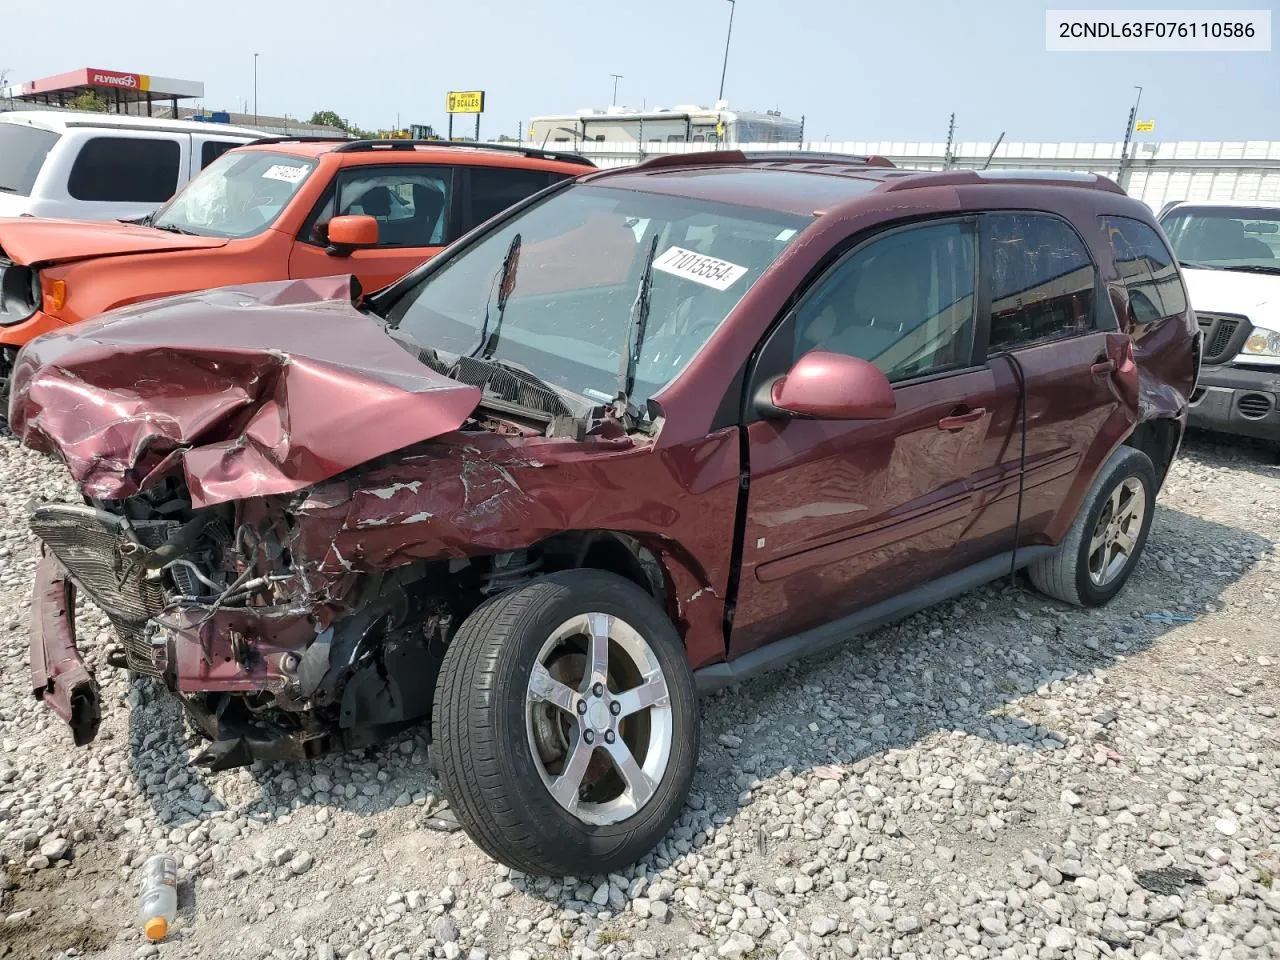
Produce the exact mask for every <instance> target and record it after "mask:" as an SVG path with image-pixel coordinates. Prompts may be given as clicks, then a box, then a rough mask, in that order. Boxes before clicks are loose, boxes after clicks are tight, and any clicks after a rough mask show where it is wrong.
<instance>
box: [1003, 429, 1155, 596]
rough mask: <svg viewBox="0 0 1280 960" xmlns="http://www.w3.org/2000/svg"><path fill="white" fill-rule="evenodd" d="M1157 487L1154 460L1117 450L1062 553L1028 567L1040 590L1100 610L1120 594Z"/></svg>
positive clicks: (1140, 542)
mask: <svg viewBox="0 0 1280 960" xmlns="http://www.w3.org/2000/svg"><path fill="white" fill-rule="evenodd" d="M1156 487H1157V484H1156V471H1155V467H1154V466H1153V465H1152V463H1151V458H1150V457H1148V456H1147V455H1146V454H1145V453H1143V452H1142V451H1141V450H1136V449H1134V448H1133V447H1120V448H1119V449H1118V450H1116V452H1115V453H1113V454H1112V455H1111V456H1110V458H1109V459H1108V460H1107V462H1106V463H1104V464H1103V465H1102V469H1101V470H1100V471H1098V478H1097V479H1096V480H1095V481H1094V483H1093V486H1092V487H1091V488H1090V490H1089V492H1088V493H1087V494H1086V495H1085V498H1084V502H1083V503H1082V504H1081V505H1080V513H1079V514H1078V515H1077V516H1076V520H1075V523H1073V524H1072V525H1071V529H1070V530H1069V531H1067V536H1066V538H1065V539H1064V540H1063V541H1062V546H1061V547H1060V548H1059V550H1058V552H1057V553H1056V554H1054V555H1053V556H1051V557H1046V558H1045V559H1044V560H1039V561H1037V562H1035V563H1033V564H1031V566H1030V567H1028V568H1027V573H1028V574H1029V575H1030V577H1031V582H1032V583H1033V584H1035V586H1036V589H1037V590H1039V591H1040V592H1041V593H1044V594H1048V595H1049V596H1051V597H1055V598H1057V599H1058V600H1063V601H1065V602H1067V603H1071V604H1075V605H1076V606H1080V607H1100V606H1102V605H1103V604H1104V603H1106V602H1108V601H1109V600H1110V599H1111V598H1112V597H1114V596H1115V595H1116V594H1117V593H1119V592H1120V590H1121V589H1122V588H1123V587H1124V585H1125V582H1126V581H1127V580H1128V579H1129V575H1130V574H1131V573H1133V568H1134V567H1135V566H1136V565H1137V563H1138V557H1139V556H1140V555H1141V554H1142V548H1143V547H1144V546H1145V545H1146V542H1147V533H1148V531H1149V530H1150V529H1151V518H1152V516H1153V514H1154V512H1155V496H1156Z"/></svg>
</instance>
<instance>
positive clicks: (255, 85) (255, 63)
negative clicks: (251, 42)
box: [253, 53, 258, 125]
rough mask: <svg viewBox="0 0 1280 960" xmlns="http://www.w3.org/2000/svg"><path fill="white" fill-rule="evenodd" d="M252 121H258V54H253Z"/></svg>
mask: <svg viewBox="0 0 1280 960" xmlns="http://www.w3.org/2000/svg"><path fill="white" fill-rule="evenodd" d="M253 122H254V124H255V125H256V124H257V122H258V55H257V54H256V53H255V54H254V55H253Z"/></svg>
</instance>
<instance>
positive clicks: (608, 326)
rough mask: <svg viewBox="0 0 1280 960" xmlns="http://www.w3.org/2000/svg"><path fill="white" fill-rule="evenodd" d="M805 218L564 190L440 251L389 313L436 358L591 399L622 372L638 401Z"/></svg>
mask: <svg viewBox="0 0 1280 960" xmlns="http://www.w3.org/2000/svg"><path fill="white" fill-rule="evenodd" d="M811 220H812V218H811V217H808V216H797V215H795V214H788V213H779V212H776V211H772V210H766V209H759V208H755V207H746V206H737V205H732V204H726V203H718V202H710V201H705V200H694V199H689V198H685V197H675V196H665V195H658V194H651V193H642V192H640V191H636V190H624V189H611V188H608V187H604V186H591V185H582V186H574V187H570V188H568V189H564V190H561V191H559V192H557V193H554V194H552V195H551V196H549V197H547V198H546V199H544V200H543V201H541V202H540V203H537V204H536V205H534V206H532V207H530V208H528V209H527V210H524V211H522V212H520V213H518V214H516V215H515V216H514V217H512V218H510V219H508V220H507V221H506V222H505V223H503V224H502V226H501V227H500V228H499V229H497V230H494V231H493V232H492V233H490V234H488V235H487V236H485V237H484V238H483V239H482V240H480V241H478V242H477V243H475V244H473V245H471V246H468V247H466V248H465V249H463V250H461V251H459V252H458V253H457V254H456V255H454V256H452V257H451V258H450V259H449V260H448V262H446V263H444V264H443V265H442V266H441V267H440V268H438V269H437V270H435V271H434V272H432V273H430V274H429V275H428V276H426V277H424V278H423V279H422V280H421V281H419V283H418V284H417V285H416V286H415V287H414V288H412V289H410V290H409V292H408V293H407V294H406V295H405V296H404V297H402V298H401V299H400V300H399V301H398V302H396V303H395V304H394V305H393V306H392V308H391V310H390V313H389V315H388V320H389V321H390V325H391V326H392V327H396V328H398V330H397V331H396V334H395V335H396V337H397V338H399V339H402V340H409V341H411V342H412V343H414V344H415V345H417V346H419V347H423V348H428V349H431V350H434V351H436V352H437V354H438V355H441V356H448V357H459V356H471V357H481V358H488V359H492V360H497V361H500V362H504V363H507V364H510V365H513V366H519V367H521V368H523V369H525V370H527V371H528V372H530V373H532V374H534V375H535V376H536V377H538V378H539V379H541V380H542V381H543V382H544V383H545V384H547V385H549V386H551V387H555V388H559V389H562V390H566V391H569V392H571V393H574V394H576V395H578V396H581V397H585V398H587V399H589V400H592V401H598V402H601V403H607V402H609V401H611V400H613V399H614V398H616V397H617V395H618V393H619V385H620V381H621V378H622V372H623V371H624V370H625V369H626V368H627V367H628V366H630V367H631V368H632V372H633V378H632V379H633V383H632V384H631V385H630V386H631V389H630V391H629V393H628V396H629V398H630V399H631V400H632V401H633V402H634V403H635V404H637V405H638V406H640V405H643V404H644V402H645V401H646V400H647V399H648V398H649V397H651V396H653V395H654V394H656V393H657V392H658V391H659V390H661V389H662V387H664V386H665V385H666V384H667V383H669V382H670V381H671V380H672V379H673V378H674V377H675V376H676V375H678V374H679V373H680V372H681V371H682V370H683V369H684V368H685V367H686V366H687V365H688V364H689V361H690V360H691V359H692V358H693V356H694V355H695V354H696V353H697V352H698V350H699V349H701V347H702V346H703V344H705V343H706V342H707V340H709V339H710V337H711V335H712V334H713V333H715V331H716V329H717V328H718V327H719V326H720V324H721V323H722V322H723V321H724V319H725V317H726V316H727V315H728V314H729V311H730V310H732V309H733V307H734V306H735V305H736V304H737V303H738V301H739V300H741V299H742V297H743V295H744V294H745V293H746V292H747V291H748V290H749V289H750V288H751V286H752V284H754V283H755V282H756V280H758V279H759V278H760V276H761V275H762V274H763V273H764V271H765V270H766V269H767V268H768V267H769V265H770V264H771V263H773V261H774V260H775V259H777V257H778V256H779V254H781V253H782V251H783V250H785V249H786V247H787V245H788V244H789V243H790V242H791V241H792V240H793V239H794V238H795V236H796V235H797V234H798V233H799V232H800V231H801V230H803V229H804V228H805V226H806V225H808V224H809V223H810V222H811ZM638 318H639V320H640V322H639V323H637V322H636V321H637V319H638ZM637 332H638V336H637ZM636 343H638V344H639V347H638V349H636V346H635V345H636ZM628 360H629V361H630V363H629V364H628V362H627V361H628Z"/></svg>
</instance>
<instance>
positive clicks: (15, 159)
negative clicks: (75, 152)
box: [0, 123, 58, 197]
mask: <svg viewBox="0 0 1280 960" xmlns="http://www.w3.org/2000/svg"><path fill="white" fill-rule="evenodd" d="M57 142H58V134H56V133H54V132H53V131H52V130H41V129H40V128H39V127H29V126H27V125H26V124H25V123H0V193H16V194H17V195H18V196H20V197H29V196H31V188H32V187H34V186H35V184H36V177H38V176H39V175H40V168H41V167H42V166H44V158H45V157H47V156H48V155H49V151H50V150H52V149H53V145H54V144H55V143H57Z"/></svg>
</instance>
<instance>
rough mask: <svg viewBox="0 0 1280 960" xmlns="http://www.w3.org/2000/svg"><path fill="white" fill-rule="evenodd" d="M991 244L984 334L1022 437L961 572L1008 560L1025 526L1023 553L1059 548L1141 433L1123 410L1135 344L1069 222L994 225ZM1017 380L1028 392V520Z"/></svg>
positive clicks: (958, 560) (964, 551) (1016, 439)
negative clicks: (1019, 482) (1132, 434)
mask: <svg viewBox="0 0 1280 960" xmlns="http://www.w3.org/2000/svg"><path fill="white" fill-rule="evenodd" d="M982 233H983V235H984V242H985V246H984V260H985V262H986V263H987V265H988V267H989V270H988V276H989V282H990V297H989V299H990V315H989V322H988V323H985V324H979V328H980V329H982V328H986V329H987V330H988V345H987V354H988V357H989V363H990V365H991V366H992V369H993V372H994V373H996V374H997V375H998V376H999V377H1000V378H1001V381H1002V383H1003V385H1004V387H1003V390H1002V391H1001V394H1000V398H999V399H998V400H996V401H995V404H996V415H997V417H998V418H1000V419H1001V420H1002V421H1005V422H1010V423H1011V424H1012V426H1013V429H1012V431H1010V433H1009V436H1010V438H1011V442H1010V443H1009V444H1008V445H1007V447H1006V449H1005V450H1004V452H1003V455H1002V457H1001V462H1000V463H999V464H998V465H997V466H996V467H994V469H993V476H994V477H998V478H999V479H1000V481H1001V483H1000V490H1001V492H1002V493H1003V494H1004V495H1003V496H1002V497H1000V498H990V499H985V500H984V503H983V504H982V505H981V506H980V507H979V508H978V511H977V513H976V515H975V518H974V523H973V526H972V527H971V528H970V530H969V531H967V533H966V536H965V537H964V538H962V541H961V543H960V544H959V546H958V548H957V551H956V555H955V557H954V558H953V560H952V565H953V566H955V567H961V566H964V565H966V564H968V563H971V562H976V561H977V560H980V559H982V558H983V556H984V555H989V554H990V552H991V546H992V544H993V543H994V542H1000V543H1003V544H1004V546H1003V548H1002V549H1009V548H1010V543H1009V542H1008V541H1010V540H1011V531H1012V528H1013V526H1014V524H1015V523H1016V522H1017V523H1019V530H1020V536H1019V538H1018V539H1019V546H1027V545H1036V544H1045V545H1047V544H1050V543H1054V542H1057V540H1059V539H1060V538H1061V537H1062V535H1063V534H1064V533H1065V528H1066V526H1068V525H1069V524H1070V522H1071V520H1072V519H1073V518H1074V516H1075V512H1076V508H1077V507H1078V504H1079V502H1080V499H1081V498H1082V497H1083V495H1084V494H1085V492H1086V491H1087V488H1088V485H1089V482H1090V481H1091V479H1092V477H1093V474H1094V473H1095V472H1096V470H1097V468H1098V466H1099V465H1100V463H1101V461H1102V459H1103V458H1105V457H1106V456H1107V454H1108V453H1110V451H1111V449H1112V447H1113V446H1114V445H1115V444H1116V443H1117V442H1119V440H1120V439H1121V437H1122V436H1123V435H1124V433H1125V432H1126V430H1127V429H1128V427H1129V426H1130V425H1131V424H1132V422H1133V412H1132V410H1131V409H1130V406H1129V404H1127V403H1126V402H1124V398H1125V396H1126V393H1127V392H1128V390H1129V389H1130V386H1129V385H1127V384H1126V378H1129V377H1131V376H1132V375H1133V373H1134V370H1133V362H1132V353H1131V351H1130V350H1129V349H1128V347H1129V340H1128V337H1127V335H1125V334H1122V333H1119V332H1115V331H1114V329H1112V331H1110V332H1108V331H1107V330H1106V329H1105V328H1106V327H1108V326H1110V327H1112V328H1114V326H1115V324H1114V319H1112V320H1111V322H1110V323H1108V322H1107V317H1108V311H1109V310H1110V307H1109V305H1108V303H1107V301H1106V300H1105V299H1104V298H1103V297H1102V296H1101V294H1100V288H1099V284H1098V278H1097V271H1096V269H1095V267H1094V264H1093V261H1092V260H1091V259H1090V257H1089V253H1088V250H1087V248H1086V246H1085V244H1084V241H1083V240H1081V238H1080V236H1079V234H1078V233H1077V232H1076V231H1075V229H1074V228H1073V227H1072V226H1071V225H1070V224H1069V223H1067V222H1066V221H1065V220H1061V219H1059V218H1057V217H1054V216H1050V215H1048V214H1039V213H1000V214H989V215H987V216H984V217H983V218H982ZM1015 364H1016V369H1015ZM996 368H1002V369H999V370H997V369H996ZM1018 373H1020V374H1021V377H1022V379H1023V381H1024V382H1025V384H1026V393H1027V397H1026V461H1025V471H1024V477H1023V484H1024V487H1023V493H1022V511H1021V517H1020V518H1018V517H1017V514H1016V509H1017V502H1018V498H1017V489H1016V482H1014V481H1016V478H1017V474H1018V471H1019V466H1020V464H1021V463H1022V443H1021V416H1020V411H1019V409H1018V390H1017V385H1016V381H1017V374H1018ZM983 486H984V485H983V484H975V487H983ZM987 488H988V489H995V487H994V486H989V487H987ZM1019 520H1020V522H1019Z"/></svg>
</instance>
